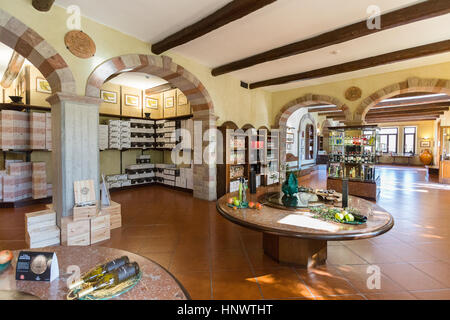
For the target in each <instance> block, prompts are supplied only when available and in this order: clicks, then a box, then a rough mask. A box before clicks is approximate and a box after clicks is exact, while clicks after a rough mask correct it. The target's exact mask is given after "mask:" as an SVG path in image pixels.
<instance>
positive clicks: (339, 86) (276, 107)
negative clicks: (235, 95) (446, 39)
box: [270, 62, 450, 121]
mask: <svg viewBox="0 0 450 320" xmlns="http://www.w3.org/2000/svg"><path fill="white" fill-rule="evenodd" d="M411 77H419V78H426V79H428V78H442V79H450V62H447V63H440V64H435V65H428V66H424V67H417V68H412V69H406V70H400V71H394V72H388V73H383V74H376V75H371V76H367V77H362V78H355V79H349V80H343V81H337V82H331V83H324V84H321V85H315V86H309V87H304V88H297V89H292V90H286V91H279V92H275V93H273V94H272V115H271V117H270V118H271V119H272V121H275V117H276V115H277V113H278V112H279V111H280V110H281V109H282V108H283V106H284V105H286V104H287V103H289V102H290V101H292V100H294V99H296V98H299V97H302V96H304V95H305V94H308V93H312V94H321V95H329V96H332V97H335V98H337V99H339V100H340V101H341V102H342V103H345V104H347V106H348V107H349V108H350V110H351V111H352V112H353V111H355V110H356V108H357V107H358V106H359V105H360V104H361V102H362V101H363V100H364V99H365V98H367V97H368V96H370V95H371V94H373V93H374V92H376V91H377V90H380V89H382V88H384V87H386V86H389V85H391V84H395V83H398V82H402V81H405V80H407V79H408V78H411ZM351 86H357V87H359V88H361V90H362V96H361V99H359V100H357V101H353V102H352V101H348V100H346V99H345V91H346V90H347V89H348V88H349V87H351Z"/></svg>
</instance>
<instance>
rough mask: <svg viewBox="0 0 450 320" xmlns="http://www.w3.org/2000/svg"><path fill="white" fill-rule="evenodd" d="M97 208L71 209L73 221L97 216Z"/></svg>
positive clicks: (95, 206) (94, 206)
mask: <svg viewBox="0 0 450 320" xmlns="http://www.w3.org/2000/svg"><path fill="white" fill-rule="evenodd" d="M98 211H99V210H98V206H97V204H96V205H93V206H83V207H77V206H75V207H73V220H74V221H79V220H86V219H91V218H93V217H95V216H96V215H97V214H98Z"/></svg>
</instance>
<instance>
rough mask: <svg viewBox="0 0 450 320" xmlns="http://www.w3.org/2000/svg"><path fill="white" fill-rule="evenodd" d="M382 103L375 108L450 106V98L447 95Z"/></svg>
mask: <svg viewBox="0 0 450 320" xmlns="http://www.w3.org/2000/svg"><path fill="white" fill-rule="evenodd" d="M386 100H388V99H386ZM386 100H384V101H381V102H379V103H378V104H377V105H376V106H375V108H379V107H394V106H412V105H426V104H430V103H444V104H445V103H446V104H447V105H450V97H449V96H447V95H444V96H437V97H429V98H413V97H411V99H405V100H397V101H386Z"/></svg>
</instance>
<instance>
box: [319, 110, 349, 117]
mask: <svg viewBox="0 0 450 320" xmlns="http://www.w3.org/2000/svg"><path fill="white" fill-rule="evenodd" d="M343 115H344V112H343V111H342V110H338V111H332V112H319V114H318V116H319V117H320V116H343Z"/></svg>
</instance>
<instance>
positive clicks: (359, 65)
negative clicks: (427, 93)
mask: <svg viewBox="0 0 450 320" xmlns="http://www.w3.org/2000/svg"><path fill="white" fill-rule="evenodd" d="M449 3H450V2H449ZM448 51H450V40H444V41H441V42H435V43H431V44H427V45H423V46H419V47H414V48H409V49H405V50H400V51H395V52H390V53H386V54H382V55H378V56H373V57H369V58H365V59H361V60H355V61H350V62H347V63H342V64H337V65H334V66H330V67H325V68H320V69H316V70H311V71H306V72H301V73H296V74H291V75H288V76H283V77H279V78H274V79H269V80H263V81H258V82H255V83H251V84H250V89H256V88H261V87H267V86H273V85H279V84H285V83H289V82H294V81H300V80H309V79H315V78H320V77H326V76H331V75H334V74H340V73H345V72H351V71H357V70H361V69H367V68H372V67H376V66H381V65H384V64H389V63H393V62H398V61H404V60H409V59H414V58H420V57H425V56H429V55H433V54H438V53H444V52H448Z"/></svg>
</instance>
